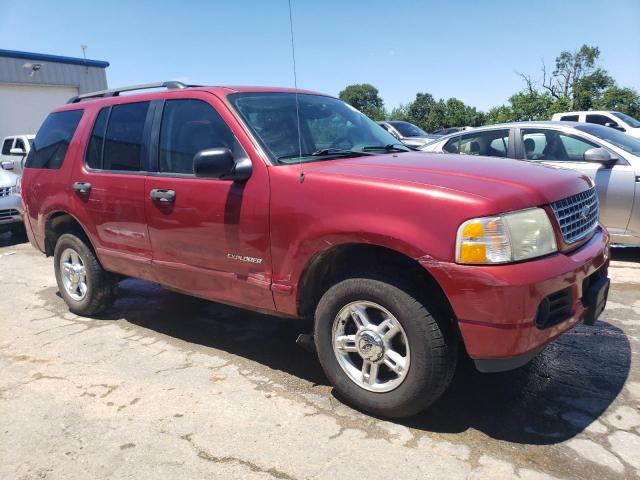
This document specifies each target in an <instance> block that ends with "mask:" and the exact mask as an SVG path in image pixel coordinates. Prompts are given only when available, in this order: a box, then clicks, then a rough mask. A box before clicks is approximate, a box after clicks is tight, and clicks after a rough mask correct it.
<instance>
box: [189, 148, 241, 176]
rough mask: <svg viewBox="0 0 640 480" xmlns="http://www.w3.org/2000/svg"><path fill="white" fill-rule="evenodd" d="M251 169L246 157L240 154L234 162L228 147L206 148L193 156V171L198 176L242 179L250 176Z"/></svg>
mask: <svg viewBox="0 0 640 480" xmlns="http://www.w3.org/2000/svg"><path fill="white" fill-rule="evenodd" d="M251 170H252V168H251V160H249V158H248V157H247V158H243V157H242V156H241V158H240V159H239V161H238V162H236V160H235V159H234V155H233V152H232V151H231V150H229V149H228V148H208V149H206V150H201V151H199V152H198V153H196V154H195V156H194V157H193V173H194V174H195V176H196V177H199V178H216V179H220V180H234V181H243V180H247V179H248V178H249V177H250V176H251Z"/></svg>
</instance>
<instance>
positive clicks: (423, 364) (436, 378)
mask: <svg viewBox="0 0 640 480" xmlns="http://www.w3.org/2000/svg"><path fill="white" fill-rule="evenodd" d="M394 283H395V284H396V285H397V284H398V282H392V281H391V280H390V279H386V278H384V277H380V278H378V279H373V278H350V279H346V280H343V281H341V282H339V283H337V284H335V285H334V286H332V287H331V288H330V289H329V290H327V292H326V293H325V294H324V295H323V296H322V298H321V299H320V302H319V303H318V307H317V309H316V314H315V326H314V330H315V331H314V333H315V343H316V349H317V351H318V357H319V359H320V363H321V365H322V368H323V370H324V372H325V374H326V375H327V377H328V378H329V381H330V382H331V383H332V384H333V386H334V387H335V389H336V391H337V392H338V394H339V395H340V396H341V397H343V398H344V399H345V400H346V401H347V402H348V403H351V404H352V405H353V406H355V407H356V408H359V409H361V410H364V411H367V412H369V413H372V414H374V415H378V416H381V417H389V418H401V417H409V416H411V415H415V414H416V413H418V412H420V411H422V410H424V409H425V408H427V407H428V406H429V405H431V404H432V403H433V402H435V401H436V400H437V399H438V398H439V397H440V396H441V395H442V394H443V393H444V391H445V390H446V389H447V387H448V386H449V384H450V383H451V379H452V378H453V374H454V372H455V368H456V361H457V339H456V338H455V336H454V335H452V334H451V333H449V331H448V330H447V326H446V325H447V324H446V323H442V322H447V321H448V319H446V318H445V319H442V320H441V321H439V320H440V319H438V320H437V319H436V318H434V316H433V315H432V314H431V313H430V312H429V310H428V309H427V307H426V306H425V305H424V303H426V302H420V301H418V300H417V299H416V297H417V296H416V295H411V294H409V293H407V292H408V291H411V289H410V288H405V287H403V288H399V287H398V286H396V285H394ZM358 301H367V302H374V303H376V304H378V305H380V306H382V307H384V308H385V309H387V310H388V311H389V312H390V313H391V314H392V315H394V316H395V317H396V319H397V320H398V322H399V323H400V324H401V326H402V328H403V329H404V331H405V334H406V337H407V340H408V344H409V348H410V351H411V359H410V363H409V369H408V373H407V374H406V377H405V378H404V380H403V381H402V383H400V385H398V386H397V387H396V388H395V389H393V390H391V391H388V392H372V391H369V390H366V389H365V388H362V387H361V386H359V385H358V384H357V383H355V381H353V380H352V379H351V378H350V377H349V376H348V375H347V374H346V373H345V371H344V370H343V369H342V367H341V366H340V363H339V362H338V360H337V358H336V354H335V353H334V350H333V339H332V331H333V322H334V319H335V318H336V316H337V315H338V313H339V312H340V310H341V309H342V308H343V307H344V306H346V305H348V304H349V303H351V302H358ZM432 310H433V311H434V313H435V311H436V309H435V308H434V309H432ZM449 330H450V329H449Z"/></svg>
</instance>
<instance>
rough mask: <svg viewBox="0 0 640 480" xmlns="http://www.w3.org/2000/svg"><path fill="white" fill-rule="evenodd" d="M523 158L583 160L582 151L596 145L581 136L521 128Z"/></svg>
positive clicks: (555, 160)
mask: <svg viewBox="0 0 640 480" xmlns="http://www.w3.org/2000/svg"><path fill="white" fill-rule="evenodd" d="M521 132H522V141H523V144H524V150H525V158H526V159H528V160H549V161H554V162H558V161H574V162H581V161H583V160H584V152H586V151H587V150H589V149H590V148H594V147H597V145H595V144H593V143H591V142H588V141H587V140H584V139H582V138H578V137H573V136H569V135H565V134H563V133H559V132H557V131H555V130H546V129H522V130H521Z"/></svg>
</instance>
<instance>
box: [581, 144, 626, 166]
mask: <svg viewBox="0 0 640 480" xmlns="http://www.w3.org/2000/svg"><path fill="white" fill-rule="evenodd" d="M584 161H585V162H593V163H601V164H603V165H613V164H614V163H616V162H617V161H618V159H617V158H616V157H612V156H611V153H609V150H607V149H606V148H602V147H599V148H590V149H589V150H587V151H586V152H584Z"/></svg>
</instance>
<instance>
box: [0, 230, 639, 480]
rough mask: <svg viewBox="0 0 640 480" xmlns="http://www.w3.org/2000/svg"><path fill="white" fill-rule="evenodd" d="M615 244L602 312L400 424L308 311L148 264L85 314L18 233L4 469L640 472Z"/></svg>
mask: <svg viewBox="0 0 640 480" xmlns="http://www.w3.org/2000/svg"><path fill="white" fill-rule="evenodd" d="M613 258H614V261H613V263H612V268H611V270H610V276H611V279H612V282H613V284H612V290H611V294H610V297H609V304H608V307H607V310H606V311H605V313H604V314H603V316H602V317H601V318H600V321H598V322H597V324H596V325H595V326H594V327H586V326H582V325H581V326H578V327H577V328H575V329H574V330H572V331H571V332H570V333H568V334H566V335H564V336H563V337H561V338H560V339H559V340H558V341H556V342H555V343H553V344H552V345H550V346H549V347H548V348H547V349H546V350H545V351H544V352H543V353H542V354H541V355H540V356H539V357H538V358H537V359H536V360H534V361H533V362H532V363H531V364H529V365H528V366H526V367H523V368H521V369H519V370H516V371H513V372H507V373H500V374H484V375H483V374H479V373H477V372H475V371H474V370H473V368H470V367H469V366H464V367H463V368H461V369H460V370H459V371H458V372H457V374H456V377H455V379H454V382H453V385H452V387H451V388H450V389H449V391H448V392H447V393H446V394H445V395H444V397H443V398H442V399H441V400H440V401H439V402H438V403H437V404H436V405H434V406H433V407H432V408H431V409H430V410H428V411H427V412H425V413H423V414H421V415H419V416H417V417H415V418H412V419H409V420H405V421H400V422H390V421H385V420H381V419H376V418H373V417H370V416H367V415H364V414H361V413H359V412H357V411H355V410H353V409H351V408H349V407H348V406H346V405H344V404H343V403H341V402H340V400H339V399H338V398H336V397H335V396H334V395H333V392H332V389H331V387H330V386H328V385H327V380H326V378H325V377H324V375H323V374H322V371H321V369H320V367H319V365H318V363H317V361H316V359H315V358H314V356H313V355H312V354H310V353H307V352H306V351H304V350H302V349H301V348H299V347H298V346H296V345H295V343H294V340H295V338H296V337H297V335H298V333H300V332H302V331H303V330H304V325H302V324H301V323H300V322H295V321H291V320H282V319H277V318H271V317H268V316H265V315H260V314H256V313H251V312H246V311H243V310H238V309H235V308H231V307H227V306H222V305H218V304H214V303H209V302H204V301H200V300H196V299H192V298H188V297H185V296H181V295H178V294H175V293H172V292H169V291H166V290H164V289H162V288H160V287H158V286H156V285H154V284H150V283H146V282H142V281H137V280H127V281H125V282H123V283H122V284H121V286H120V296H119V299H118V301H117V302H116V304H115V306H114V307H113V308H112V309H110V310H109V311H108V312H107V313H106V314H105V315H104V316H103V317H102V318H100V319H88V318H82V317H78V316H76V315H73V314H71V313H69V312H68V310H67V309H66V307H65V305H64V303H63V301H62V300H61V298H60V297H59V296H58V293H57V288H56V285H55V280H54V276H53V263H52V260H51V259H47V258H45V257H44V256H42V255H41V254H40V253H39V252H37V251H35V250H34V249H33V248H32V247H31V246H30V245H28V244H24V243H15V242H13V241H12V239H11V238H10V236H9V235H0V287H1V290H2V297H3V300H2V303H1V307H2V308H1V310H0V369H1V370H0V371H1V372H2V375H1V377H0V478H2V479H31V478H34V479H35V478H47V479H65V480H69V479H76V478H77V479H83V480H84V479H87V478H90V479H103V478H117V479H128V478H135V479H140V478H169V479H171V478H188V479H195V478H205V477H206V478H212V477H220V478H225V479H230V478H242V479H246V478H265V479H266V478H280V479H304V478H347V477H351V478H366V479H367V480H372V479H377V478H401V479H410V478H421V479H424V478H447V479H457V478H470V479H471V478H472V479H482V478H487V479H500V478H521V479H527V480H534V479H544V478H576V479H578V478H579V479H598V480H602V479H623V478H624V479H629V478H639V477H640V356H639V351H640V249H624V250H617V251H614V254H613Z"/></svg>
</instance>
